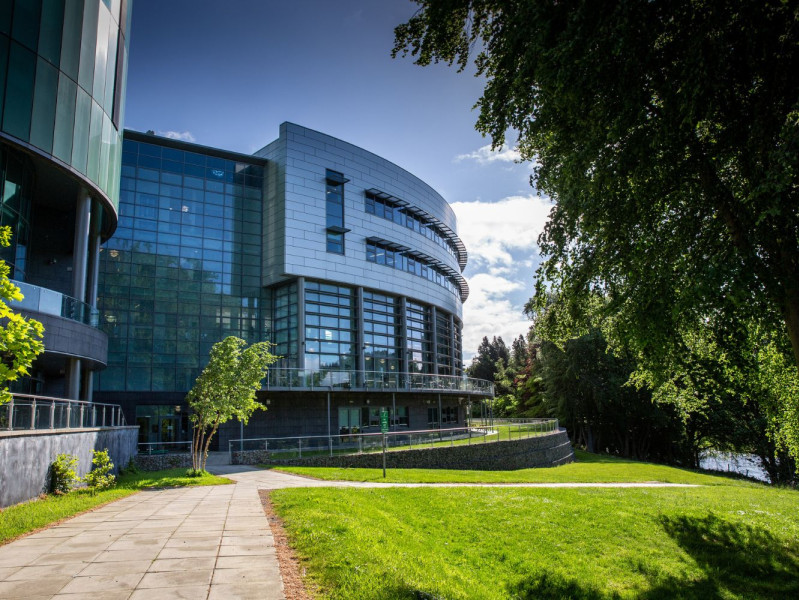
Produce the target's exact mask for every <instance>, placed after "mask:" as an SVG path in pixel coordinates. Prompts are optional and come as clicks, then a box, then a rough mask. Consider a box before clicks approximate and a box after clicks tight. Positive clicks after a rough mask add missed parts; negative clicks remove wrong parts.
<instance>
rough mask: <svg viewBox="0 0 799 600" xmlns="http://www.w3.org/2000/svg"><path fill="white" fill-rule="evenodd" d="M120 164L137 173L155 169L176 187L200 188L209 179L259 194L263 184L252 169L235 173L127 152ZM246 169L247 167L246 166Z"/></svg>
mask: <svg viewBox="0 0 799 600" xmlns="http://www.w3.org/2000/svg"><path fill="white" fill-rule="evenodd" d="M209 158H211V157H209ZM219 160H220V161H221V162H222V163H225V162H230V161H224V160H222V159H219ZM122 163H123V164H124V165H126V166H128V167H131V168H132V167H139V169H138V170H139V171H142V170H145V169H153V170H155V169H157V170H158V171H161V172H162V176H161V179H162V181H163V180H167V181H170V182H172V183H175V184H177V185H183V184H184V183H185V184H187V185H188V186H189V187H201V186H200V182H199V180H200V179H209V180H213V181H219V182H224V183H226V184H229V185H237V186H244V187H245V188H254V189H256V190H258V191H259V193H260V190H261V188H262V187H263V184H264V180H263V177H260V176H256V175H253V174H252V172H253V169H249V168H247V169H242V170H237V171H228V170H225V169H224V168H215V167H204V166H200V165H194V164H191V163H188V162H187V163H179V162H173V161H170V160H161V159H160V158H155V157H152V156H145V155H143V154H142V155H139V156H138V157H136V156H135V155H134V154H130V153H128V152H123V153H122ZM241 164H242V163H238V164H237V165H236V166H239V165H241ZM247 167H249V165H247ZM253 167H254V166H253ZM254 168H255V167H254ZM257 168H258V169H259V172H262V171H263V169H262V168H261V167H260V166H258V167H257ZM184 176H185V177H184Z"/></svg>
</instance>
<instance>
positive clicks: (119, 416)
mask: <svg viewBox="0 0 799 600" xmlns="http://www.w3.org/2000/svg"><path fill="white" fill-rule="evenodd" d="M125 426H126V422H125V415H124V413H123V412H122V407H121V406H120V405H119V404H104V403H99V402H86V401H84V400H70V399H69V398H55V397H52V396H38V395H33V394H13V395H12V396H11V400H10V401H9V402H8V404H6V405H4V406H0V431H3V430H5V431H21V430H37V429H39V430H41V429H50V430H59V429H80V428H84V427H125Z"/></svg>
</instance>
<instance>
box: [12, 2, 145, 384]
mask: <svg viewBox="0 0 799 600" xmlns="http://www.w3.org/2000/svg"><path fill="white" fill-rule="evenodd" d="M130 10H131V2H130V1H129V0H102V1H101V0H52V1H48V0H1V1H0V193H1V194H2V196H1V197H2V212H1V213H0V224H1V225H7V226H9V227H11V229H12V233H13V239H12V245H11V247H9V248H4V249H2V258H3V259H5V260H6V262H7V263H8V264H9V265H10V267H11V277H12V279H14V280H15V281H16V282H17V284H18V285H19V287H20V288H21V289H22V292H23V294H24V295H25V299H24V301H22V302H21V303H19V304H18V306H17V308H19V309H20V310H22V311H23V312H24V313H26V314H28V315H30V316H32V317H34V318H36V319H38V320H40V321H42V322H43V323H44V326H45V339H44V343H45V348H46V350H45V353H44V355H43V356H41V357H40V358H39V359H38V360H37V361H36V363H35V365H34V370H33V373H32V377H31V378H29V379H27V380H25V382H20V386H19V387H18V388H17V389H16V390H14V391H18V392H33V393H40V394H46V395H52V396H67V397H71V398H82V399H87V398H89V399H90V398H91V397H92V382H93V379H92V373H93V372H94V371H96V370H99V369H102V368H103V367H104V366H105V364H106V360H107V343H108V340H107V336H106V334H105V333H104V332H103V331H102V330H101V329H100V328H99V313H98V311H97V309H96V307H95V305H96V301H97V275H98V267H99V261H98V257H99V249H100V244H101V243H102V242H103V241H104V240H106V239H108V238H109V237H110V236H111V235H112V234H113V232H114V230H115V229H116V227H117V218H118V211H117V209H118V191H119V175H120V160H121V153H122V132H121V123H122V121H123V113H124V98H125V69H126V64H127V53H128V46H127V39H128V23H129V22H130Z"/></svg>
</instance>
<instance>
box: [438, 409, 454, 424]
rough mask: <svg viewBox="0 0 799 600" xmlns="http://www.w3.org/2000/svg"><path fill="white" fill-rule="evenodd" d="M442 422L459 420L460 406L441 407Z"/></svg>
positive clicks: (449, 422) (450, 422) (448, 422)
mask: <svg viewBox="0 0 799 600" xmlns="http://www.w3.org/2000/svg"><path fill="white" fill-rule="evenodd" d="M441 422H442V423H443V424H452V423H457V422H458V407H457V406H445V407H444V408H442V409H441Z"/></svg>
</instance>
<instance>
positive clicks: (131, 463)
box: [119, 456, 141, 475]
mask: <svg viewBox="0 0 799 600" xmlns="http://www.w3.org/2000/svg"><path fill="white" fill-rule="evenodd" d="M139 473H141V469H140V468H139V467H138V465H136V461H135V460H133V457H132V456H131V457H130V458H129V459H128V466H127V467H122V468H121V469H120V470H119V474H120V475H138V474H139Z"/></svg>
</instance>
